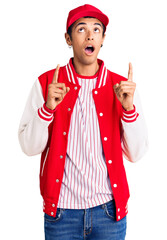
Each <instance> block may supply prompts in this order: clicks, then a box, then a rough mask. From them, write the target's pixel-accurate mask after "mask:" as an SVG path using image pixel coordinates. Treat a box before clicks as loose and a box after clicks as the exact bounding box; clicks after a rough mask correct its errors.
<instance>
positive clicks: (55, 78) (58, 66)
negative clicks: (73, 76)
mask: <svg viewBox="0 0 167 240" xmlns="http://www.w3.org/2000/svg"><path fill="white" fill-rule="evenodd" d="M59 68H60V64H58V65H57V68H56V70H55V72H54V75H53V80H52V83H58V74H59Z"/></svg>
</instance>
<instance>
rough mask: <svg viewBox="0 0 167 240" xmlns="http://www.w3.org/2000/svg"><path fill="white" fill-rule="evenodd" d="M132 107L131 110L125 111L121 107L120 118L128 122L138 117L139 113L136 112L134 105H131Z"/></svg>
mask: <svg viewBox="0 0 167 240" xmlns="http://www.w3.org/2000/svg"><path fill="white" fill-rule="evenodd" d="M133 107H134V109H133V110H131V111H126V110H125V109H124V108H123V107H122V111H123V114H122V120H123V121H124V122H127V123H130V122H135V121H136V119H137V118H138V116H139V114H138V113H137V112H136V107H135V105H133Z"/></svg>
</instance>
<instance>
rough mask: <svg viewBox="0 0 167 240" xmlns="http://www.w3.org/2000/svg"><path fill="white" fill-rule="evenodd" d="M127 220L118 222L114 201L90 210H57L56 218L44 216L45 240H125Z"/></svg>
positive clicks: (123, 219)
mask: <svg viewBox="0 0 167 240" xmlns="http://www.w3.org/2000/svg"><path fill="white" fill-rule="evenodd" d="M126 218H127V217H126V216H125V217H124V218H122V219H121V220H120V221H116V208H115V201H114V200H111V201H109V202H107V203H104V204H102V205H99V206H96V207H92V208H88V209H64V208H57V213H56V217H51V216H49V215H48V214H46V213H45V214H44V229H45V240H124V239H125V235H126V227H127V225H126V220H127V219H126Z"/></svg>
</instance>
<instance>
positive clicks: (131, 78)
mask: <svg viewBox="0 0 167 240" xmlns="http://www.w3.org/2000/svg"><path fill="white" fill-rule="evenodd" d="M128 81H133V68H132V63H129V71H128Z"/></svg>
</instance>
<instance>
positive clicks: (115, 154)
mask: <svg viewBox="0 0 167 240" xmlns="http://www.w3.org/2000/svg"><path fill="white" fill-rule="evenodd" d="M98 63H99V66H100V70H99V75H98V79H97V82H96V87H95V88H94V89H93V90H92V95H93V99H94V103H95V106H96V112H97V116H98V122H99V129H100V134H101V141H102V147H103V151H104V155H105V159H106V165H107V170H108V174H109V178H110V183H111V188H112V191H113V196H114V200H115V204H116V220H117V221H119V220H121V219H122V218H123V217H125V215H126V214H127V212H128V208H127V203H128V199H129V196H130V192H129V187H128V182H127V177H126V172H125V168H124V164H123V155H124V156H125V158H126V159H127V160H129V161H131V162H136V161H138V160H139V159H141V158H142V156H143V155H144V154H145V152H146V151H147V148H148V138H147V128H146V125H145V120H144V117H143V113H142V108H141V104H140V100H139V96H138V93H137V90H136V91H135V96H134V110H132V111H125V110H124V109H123V108H122V106H121V104H120V102H119V101H118V99H117V97H116V95H115V93H114V90H113V86H114V85H115V84H116V83H119V82H120V81H126V80H127V78H124V77H123V76H120V75H118V74H116V73H113V72H111V71H109V70H108V69H107V68H106V67H105V65H104V62H103V61H102V60H100V59H98ZM54 71H55V69H53V70H50V71H47V72H45V73H43V74H42V75H40V76H39V77H38V79H37V81H36V82H35V84H34V86H33V88H32V90H31V93H30V95H29V98H28V101H27V104H26V107H25V110H24V113H23V116H22V119H21V122H20V126H19V142H20V145H21V147H22V150H23V152H25V153H26V154H27V155H29V156H32V155H36V154H41V162H40V174H39V178H40V192H41V195H42V197H43V204H44V206H43V211H44V212H45V213H47V214H48V215H50V216H54V217H55V216H56V211H57V203H58V200H59V194H60V189H61V183H62V178H63V173H64V165H65V158H66V152H67V144H68V132H69V127H70V120H71V115H72V112H73V108H74V105H75V102H76V100H77V97H78V93H79V91H80V88H81V86H80V85H79V83H78V80H77V77H76V72H75V70H74V67H73V64H72V59H70V61H69V63H68V64H67V65H65V66H63V67H61V68H60V69H59V76H58V82H61V83H65V85H66V87H70V91H69V92H68V93H67V94H66V95H65V97H64V99H63V101H62V102H61V103H60V104H59V105H58V106H57V107H56V109H55V110H50V109H48V108H47V107H46V105H45V103H46V101H47V94H48V85H49V84H50V83H51V82H52V79H53V74H54Z"/></svg>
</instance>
